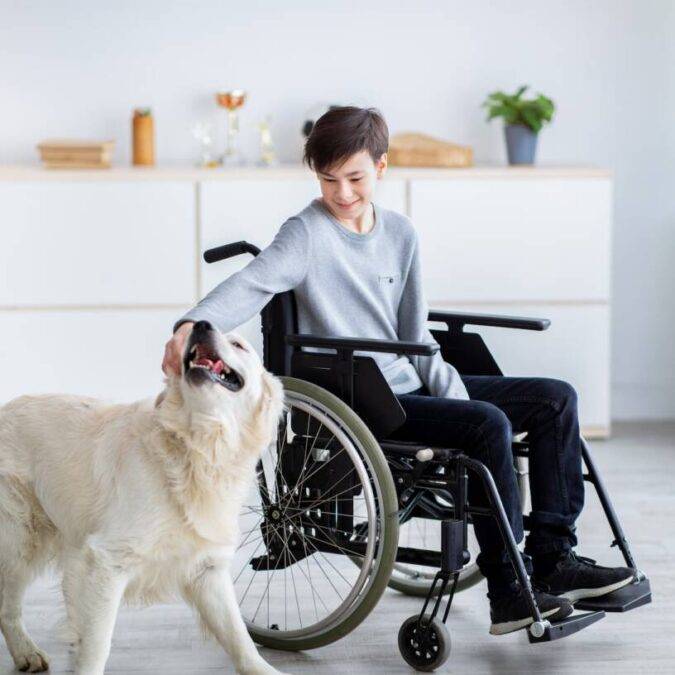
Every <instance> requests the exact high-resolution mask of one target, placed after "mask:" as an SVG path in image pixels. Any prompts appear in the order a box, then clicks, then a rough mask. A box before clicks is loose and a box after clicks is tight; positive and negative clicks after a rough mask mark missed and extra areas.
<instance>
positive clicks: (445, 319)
mask: <svg viewBox="0 0 675 675" xmlns="http://www.w3.org/2000/svg"><path fill="white" fill-rule="evenodd" d="M259 252H260V249H258V248H257V247H256V246H254V245H252V244H249V243H248V242H245V241H240V242H236V243H233V244H227V245H225V246H220V247H218V248H215V249H210V250H209V251H206V252H205V254H204V259H205V260H206V261H207V262H215V261H216V260H222V259H225V258H229V257H232V256H234V255H239V254H241V253H250V254H252V255H254V256H255V255H257V254H258V253H259ZM261 317H262V333H263V360H264V365H265V367H266V368H267V369H268V370H270V372H272V373H274V374H275V375H290V376H296V377H297V376H299V377H301V378H304V379H309V378H307V373H306V372H304V371H303V372H301V373H298V372H297V371H298V369H300V370H303V366H304V367H306V368H309V369H311V368H312V367H315V366H316V363H317V362H318V363H319V364H320V368H321V370H323V371H326V369H328V371H329V372H330V373H331V375H330V377H331V378H332V386H330V385H331V383H330V382H328V385H329V386H327V387H326V388H329V389H332V390H333V393H335V394H336V395H338V396H339V397H340V398H341V399H342V400H343V401H345V402H346V403H347V404H349V405H350V407H352V408H353V409H354V410H355V411H356V412H357V414H361V410H360V405H359V403H363V402H362V401H361V402H360V401H359V400H358V397H357V396H356V395H355V394H356V392H357V385H358V382H359V380H358V378H359V376H360V373H361V372H364V373H365V376H367V377H370V378H371V379H372V381H370V382H368V385H369V387H368V390H369V391H368V397H369V399H371V400H372V404H373V406H374V408H375V409H377V408H378V407H380V406H381V407H380V410H382V409H384V407H385V406H389V407H390V408H391V407H392V405H395V404H398V401H396V399H395V398H394V399H393V400H394V401H395V404H393V403H392V398H393V395H392V394H391V390H390V389H389V387H388V385H386V382H384V378H383V377H382V376H381V374H379V370H378V369H377V368H376V367H375V369H374V370H373V369H370V370H369V369H368V368H367V367H366V366H368V362H372V364H373V365H374V362H373V360H372V359H371V358H370V357H363V356H356V355H355V354H354V352H355V351H361V352H388V353H396V354H401V355H403V354H406V355H413V354H417V355H431V354H434V353H436V352H437V351H438V350H439V349H440V350H441V353H442V354H443V358H444V360H446V361H448V362H450V363H452V364H453V365H454V366H455V367H456V368H457V370H458V371H459V372H460V374H471V375H495V376H500V375H503V373H502V371H501V370H500V368H499V366H498V365H497V363H496V361H495V360H494V358H493V356H492V354H491V353H490V351H489V349H488V347H487V345H486V344H485V342H484V341H483V339H482V337H481V336H480V335H479V334H477V333H468V332H465V327H466V326H467V325H473V326H494V327H501V328H518V329H524V330H536V331H543V330H546V329H547V328H548V327H549V325H550V322H549V321H548V320H547V319H537V318H527V317H513V316H495V315H491V314H476V313H464V312H449V311H438V310H432V311H431V312H429V316H428V319H429V321H431V322H441V323H444V324H445V325H446V330H432V331H431V333H432V335H433V337H434V339H435V340H436V341H437V343H438V344H434V343H418V342H403V341H395V340H372V339H363V338H358V337H327V336H317V335H307V334H299V333H298V332H297V324H296V320H297V319H296V307H295V298H294V296H293V293H292V291H288V292H285V293H281V294H278V295H275V296H274V297H273V298H272V300H270V302H269V303H268V304H267V305H266V306H265V307H264V308H263V310H262V312H261ZM303 347H309V348H313V349H316V348H319V349H322V350H326V349H331V350H333V352H332V353H329V354H326V353H322V354H321V355H320V356H319V355H318V354H317V353H316V352H306V351H302V348H303ZM306 368H305V370H306ZM378 378H379V381H378ZM383 383H384V384H383ZM318 384H321V385H322V386H324V385H326V384H327V382H326V381H325V378H324V381H323V382H318ZM398 407H399V410H396V411H395V412H394V413H393V416H391V415H390V419H389V420H388V421H387V422H385V429H386V427H387V425H389V426H391V425H392V424H395V423H396V422H397V420H398V423H399V424H400V423H402V421H403V420H404V419H405V413H403V410H402V409H401V408H400V404H399V405H398ZM401 414H402V415H403V417H402V419H401ZM362 416H363V417H364V419H366V418H367V417H368V414H367V411H366V414H365V415H362ZM366 422H368V420H367V419H366ZM369 426H370V425H369ZM389 431H393V429H389ZM380 432H381V433H380V436H381V435H384V434H383V433H382V430H381V429H380ZM376 436H377V437H378V438H379V436H378V435H377V434H376ZM581 443H582V458H583V462H584V464H585V466H586V473H585V474H584V475H583V477H584V480H585V481H587V482H590V483H592V484H593V486H594V487H595V490H596V492H597V494H598V497H599V500H600V503H601V505H602V508H603V511H604V513H605V516H606V518H607V520H608V523H609V525H610V528H611V530H612V533H613V536H614V540H613V542H612V544H611V545H612V546H617V547H618V548H619V549H620V551H621V553H622V555H623V558H624V560H625V563H626V565H627V566H628V567H630V568H632V569H633V570H634V571H635V579H634V583H633V584H632V585H633V586H635V589H634V590H632V591H629V592H628V593H627V594H626V593H624V594H623V595H622V596H621V598H620V599H619V600H618V604H616V605H613V604H612V602H611V601H610V602H609V603H608V602H607V601H606V600H603V599H598V600H597V601H594V600H590V601H584V602H580V603H577V607H578V608H581V609H588V610H590V611H588V612H587V613H584V614H581V615H576V616H572V617H570V618H568V619H565V620H563V621H561V622H558V623H557V624H553V625H552V624H551V623H550V622H548V621H545V620H542V617H541V614H540V612H539V609H538V607H537V604H536V601H535V599H534V595H533V593H532V588H531V585H530V580H529V577H528V574H527V571H526V569H525V566H524V564H523V560H522V558H521V556H520V553H519V550H518V546H517V544H516V541H515V539H514V537H513V533H512V531H511V528H510V525H509V522H508V519H507V517H506V513H505V511H504V507H503V505H502V502H501V498H500V497H499V493H498V492H497V488H496V486H495V483H494V479H493V477H492V474H491V473H490V471H489V470H488V469H487V467H486V466H485V465H484V464H483V463H482V462H479V461H477V460H474V459H472V458H470V457H468V456H466V455H465V454H464V453H462V452H460V451H457V450H452V449H448V448H428V447H427V446H424V445H420V444H413V443H400V442H391V441H386V440H384V441H382V440H380V445H381V447H382V450H383V452H384V453H385V456H387V457H388V458H389V457H391V456H393V457H395V458H400V457H401V456H406V455H407V456H408V457H409V458H410V459H413V460H414V459H415V458H416V453H417V452H418V451H419V450H422V449H425V450H428V449H431V450H432V453H433V459H432V460H430V461H427V462H422V461H419V460H417V461H418V464H417V465H416V467H415V468H414V469H413V468H412V467H411V468H409V469H405V468H403V467H399V468H396V467H394V468H392V474H393V476H394V482H395V485H396V486H397V491H398V492H399V506H400V510H399V514H400V513H401V512H404V511H405V510H406V509H414V508H415V504H413V505H412V506H411V505H410V503H406V502H411V501H414V499H415V498H416V497H415V495H416V494H417V495H419V494H422V493H421V492H416V491H417V490H424V489H431V490H439V489H440V490H444V491H446V492H448V493H450V494H451V495H452V498H453V509H452V514H442V513H441V512H440V510H439V515H446V516H449V515H452V517H442V518H440V522H441V551H440V552H435V551H425V550H422V549H411V548H403V547H399V550H398V553H397V558H396V559H397V562H404V563H408V564H415V565H422V566H433V567H438V568H439V570H438V572H437V574H436V577H435V578H434V580H433V582H432V586H431V588H430V590H429V593H428V594H427V597H426V600H425V602H424V606H423V608H422V611H421V612H420V614H419V621H420V622H421V621H422V620H423V618H424V616H425V613H426V610H427V608H428V605H429V603H430V602H431V601H432V599H433V598H434V596H435V604H434V608H433V610H432V614H431V616H432V617H435V616H436V615H437V614H438V613H439V611H440V606H441V603H442V601H443V598H444V592H445V590H446V588H447V585H448V584H449V583H450V580H451V579H452V580H453V581H452V583H453V586H452V588H451V591H450V594H449V596H448V601H447V605H446V608H445V611H444V612H443V622H444V623H445V621H446V620H447V618H448V613H449V611H450V607H451V604H452V600H453V597H454V592H455V589H456V586H457V581H458V577H459V571H460V570H461V569H462V567H463V565H464V564H466V562H468V556H469V554H468V550H467V529H468V523H469V520H470V518H471V517H472V516H474V515H478V516H489V517H493V518H495V519H496V521H497V525H498V527H499V530H500V532H501V535H502V538H503V541H504V544H505V546H506V549H507V552H508V555H509V558H510V560H511V563H512V565H513V568H514V572H515V574H516V578H517V580H518V581H519V582H520V585H521V588H522V589H523V592H524V594H525V597H526V600H527V602H528V605H529V607H530V610H531V615H532V618H533V620H534V621H533V623H532V625H531V627H530V630H529V631H528V637H529V639H530V641H531V642H543V641H550V640H555V639H558V638H561V637H565V636H566V635H569V634H571V633H574V632H577V631H578V630H580V629H581V628H584V627H585V626H587V625H589V624H591V623H594V622H595V621H597V620H598V619H600V618H602V617H603V616H604V611H605V610H607V611H626V610H628V609H633V608H635V607H638V606H640V605H642V604H646V603H648V602H650V601H651V590H650V587H649V581H648V580H647V579H646V577H645V576H644V574H642V572H640V571H639V570H638V568H637V566H636V563H635V560H634V558H633V555H632V553H631V550H630V545H629V542H628V540H627V538H626V536H625V534H624V532H623V529H622V527H621V524H620V522H619V519H618V517H617V514H616V512H615V510H614V507H613V505H612V503H611V500H610V498H609V495H608V493H607V490H606V489H605V486H604V483H603V482H602V480H601V478H600V475H599V473H598V471H597V468H596V466H595V463H594V461H593V459H592V458H591V455H590V452H589V449H588V446H587V444H586V442H585V440H584V439H583V438H581ZM514 455H516V456H521V457H527V456H528V448H527V443H523V442H516V443H514ZM439 462H442V463H443V466H444V467H445V469H446V473H445V475H444V476H443V477H439V476H438V475H436V476H434V477H429V476H425V475H424V473H425V469H426V468H427V467H428V466H430V467H433V466H434V465H437V464H438V463H439ZM469 472H472V473H474V474H475V475H476V476H477V478H478V479H479V480H480V481H481V483H482V485H483V487H484V489H485V492H486V494H487V496H488V501H489V503H490V507H488V508H485V507H477V506H471V505H470V504H468V503H467V481H468V473H469ZM409 473H412V474H413V475H412V477H411V476H409V475H408V474H409ZM399 487H400V490H399ZM524 520H525V522H526V523H527V516H524ZM336 552H340V551H339V549H337V548H336ZM437 584H441V592H440V593H437V592H436V586H437ZM617 593H620V592H617ZM610 595H614V594H610ZM607 597H610V596H607ZM610 600H611V598H610Z"/></svg>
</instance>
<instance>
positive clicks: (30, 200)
mask: <svg viewBox="0 0 675 675" xmlns="http://www.w3.org/2000/svg"><path fill="white" fill-rule="evenodd" d="M194 193H195V188H194V185H193V184H192V183H190V182H186V181H183V182H178V181H167V182H147V181H144V182H111V183H107V182H89V183H66V182H48V183H41V182H40V183H38V182H35V183H20V182H10V183H0V228H1V231H2V246H0V306H9V307H17V306H18V307H26V306H29V307H30V306H32V307H36V306H37V307H42V306H51V305H59V306H63V305H67V306H72V305H87V306H98V305H120V304H122V305H123V304H133V305H141V304H157V305H159V304H171V303H189V302H192V301H193V299H194V297H195V296H196V291H197V289H196V274H195V264H194V258H195V234H194V232H195V208H194Z"/></svg>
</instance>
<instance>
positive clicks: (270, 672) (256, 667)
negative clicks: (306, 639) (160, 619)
mask: <svg viewBox="0 0 675 675" xmlns="http://www.w3.org/2000/svg"><path fill="white" fill-rule="evenodd" d="M186 595H187V599H188V600H189V601H190V602H192V603H193V604H194V605H195V607H197V610H198V611H199V614H200V616H201V619H202V622H203V624H204V625H205V626H206V628H207V629H208V630H209V631H210V632H211V633H212V634H213V635H214V637H215V638H216V640H218V642H219V643H220V644H221V645H222V646H223V648H224V649H225V651H226V652H227V653H228V654H229V655H230V658H231V659H232V660H233V661H234V665H235V668H236V669H237V672H238V673H241V675H283V674H282V673H280V672H279V671H278V670H276V668H273V667H272V666H271V665H270V664H269V663H267V661H265V659H263V658H262V656H260V654H259V653H258V650H257V648H256V646H255V644H254V643H253V640H251V637H250V635H249V634H248V631H247V630H246V624H245V623H244V620H243V619H242V618H241V612H240V611H239V605H238V604H237V598H236V595H235V593H234V587H233V585H232V579H231V577H230V571H229V569H228V568H227V567H226V566H225V565H220V564H217V565H213V566H208V567H205V568H203V569H202V570H201V571H200V573H199V574H198V575H197V576H196V577H195V578H194V579H191V580H190V582H189V583H188V584H187V586H186Z"/></svg>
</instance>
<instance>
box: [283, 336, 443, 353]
mask: <svg viewBox="0 0 675 675" xmlns="http://www.w3.org/2000/svg"><path fill="white" fill-rule="evenodd" d="M286 344H289V345H292V346H293V347H325V348H328V349H348V350H359V351H362V352H387V353H391V354H417V355H419V356H431V355H432V354H435V353H436V352H437V351H438V350H439V349H440V347H439V346H438V345H437V344H436V343H435V342H400V341H398V340H372V339H366V338H351V337H348V338H345V337H324V336H320V335H307V334H297V335H287V336H286Z"/></svg>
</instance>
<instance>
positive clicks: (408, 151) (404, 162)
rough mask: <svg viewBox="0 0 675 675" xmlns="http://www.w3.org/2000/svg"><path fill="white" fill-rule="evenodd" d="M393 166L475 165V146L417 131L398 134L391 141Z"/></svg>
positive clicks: (391, 161) (389, 153)
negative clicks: (459, 143) (443, 139)
mask: <svg viewBox="0 0 675 675" xmlns="http://www.w3.org/2000/svg"><path fill="white" fill-rule="evenodd" d="M388 156H389V164H391V165H392V166H420V167H421V166H430V167H466V166H473V148H470V147H468V146H462V145H456V144H455V143H450V142H448V141H442V140H440V139H438V138H434V137H433V136H427V135H426V134H417V133H401V134H396V135H395V136H393V137H392V138H391V140H390V141H389V152H388Z"/></svg>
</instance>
